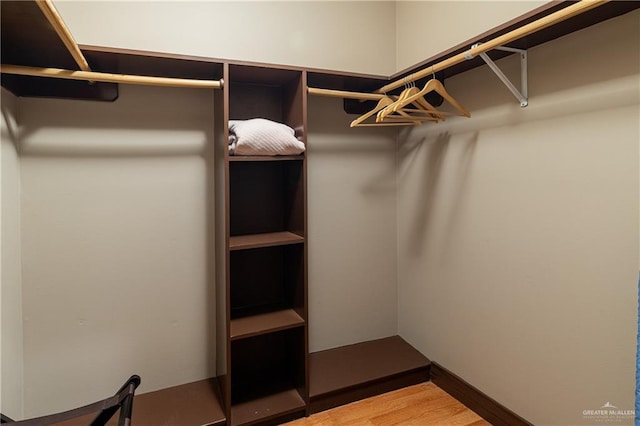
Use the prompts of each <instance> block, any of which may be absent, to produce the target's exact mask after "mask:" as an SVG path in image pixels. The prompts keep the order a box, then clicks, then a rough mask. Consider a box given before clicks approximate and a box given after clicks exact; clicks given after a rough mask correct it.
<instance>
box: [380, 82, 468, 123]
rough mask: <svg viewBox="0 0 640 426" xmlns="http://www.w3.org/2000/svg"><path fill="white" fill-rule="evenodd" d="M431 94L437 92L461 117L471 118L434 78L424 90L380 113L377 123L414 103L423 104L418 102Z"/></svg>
mask: <svg viewBox="0 0 640 426" xmlns="http://www.w3.org/2000/svg"><path fill="white" fill-rule="evenodd" d="M430 92H436V93H438V94H439V95H440V96H442V97H443V98H444V99H445V100H446V101H447V102H449V103H450V104H451V105H453V107H454V108H455V109H456V110H457V111H458V113H459V115H463V116H465V117H471V114H470V113H469V111H467V110H466V109H465V108H464V107H463V106H462V105H460V103H459V102H458V101H456V100H455V99H454V98H453V96H451V95H450V94H449V93H448V92H447V90H446V89H445V88H444V86H443V85H442V83H440V81H439V80H437V79H435V78H432V79H431V80H429V81H428V82H427V84H425V85H424V87H423V88H422V90H418V91H417V92H415V91H414V93H413V94H412V95H410V96H406V97H405V98H404V99H402V100H398V101H396V102H395V103H394V104H393V105H391V108H385V109H384V110H383V111H380V113H379V114H378V116H377V118H376V121H377V122H382V121H384V120H385V119H386V118H387V117H388V116H389V115H390V114H391V113H393V112H394V111H395V110H400V109H402V108H404V107H405V106H407V105H409V104H411V103H413V102H416V101H417V102H422V101H418V99H420V98H424V96H425V95H427V94H428V93H430ZM423 101H424V102H426V103H427V104H428V102H427V101H426V100H424V99H423ZM432 108H433V107H432ZM438 114H440V115H443V113H442V112H440V111H438Z"/></svg>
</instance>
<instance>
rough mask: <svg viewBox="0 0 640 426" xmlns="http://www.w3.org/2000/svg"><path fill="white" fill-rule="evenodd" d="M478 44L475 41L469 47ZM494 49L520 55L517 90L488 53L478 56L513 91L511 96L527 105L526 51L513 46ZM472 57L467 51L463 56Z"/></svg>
mask: <svg viewBox="0 0 640 426" xmlns="http://www.w3.org/2000/svg"><path fill="white" fill-rule="evenodd" d="M480 44H481V43H476V44H474V45H473V46H471V48H472V49H473V48H475V47H478V46H479V45H480ZM495 49H496V50H503V51H505V52H514V53H517V54H518V55H520V90H518V89H517V88H516V86H515V85H514V84H513V83H512V82H511V80H509V78H508V77H507V76H506V75H505V74H504V73H503V72H502V70H501V69H500V68H498V65H496V63H495V62H493V60H492V59H491V58H490V57H489V55H487V54H486V53H480V54H479V55H478V56H480V57H481V58H482V60H483V61H485V62H486V64H487V65H489V68H491V70H492V71H493V72H494V73H495V74H496V76H498V78H499V79H500V81H502V82H503V83H504V85H505V86H507V89H509V91H510V92H511V93H513V96H515V97H516V99H517V100H518V101H519V102H520V106H521V107H522V108H524V107H526V106H527V105H529V93H528V86H527V51H526V50H522V49H515V48H513V47H496V48H495ZM473 57H474V55H472V54H470V53H469V52H467V53H466V54H465V58H467V59H473Z"/></svg>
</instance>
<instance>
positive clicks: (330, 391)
mask: <svg viewBox="0 0 640 426" xmlns="http://www.w3.org/2000/svg"><path fill="white" fill-rule="evenodd" d="M309 362H310V366H309V370H310V378H309V385H310V391H309V397H310V412H311V413H317V412H319V411H323V410H327V409H329V408H333V407H336V406H339V405H343V404H348V403H350V402H353V401H356V400H359V399H362V398H367V397H370V396H373V395H378V394H381V393H384V392H389V391H391V390H395V389H399V388H402V387H405V386H410V385H414V384H417V383H421V382H425V381H428V380H429V374H430V372H429V370H430V365H431V362H430V361H429V360H428V359H427V358H426V357H425V356H424V355H422V354H421V353H420V352H418V351H417V350H416V349H415V348H413V347H412V346H411V345H409V344H408V343H407V342H405V341H404V340H403V339H402V338H401V337H399V336H393V337H387V338H384V339H378V340H372V341H368V342H363V343H358V344H355V345H349V346H342V347H339V348H335V349H329V350H326V351H321V352H315V353H312V354H311V355H310V357H309Z"/></svg>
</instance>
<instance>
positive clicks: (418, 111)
mask: <svg viewBox="0 0 640 426" xmlns="http://www.w3.org/2000/svg"><path fill="white" fill-rule="evenodd" d="M419 91H420V89H418V88H417V87H415V86H411V87H409V88H407V89H405V90H403V91H402V93H401V94H400V96H399V97H398V99H397V100H396V101H395V102H394V103H392V104H390V105H388V106H386V107H385V108H383V109H382V110H380V111H379V112H378V115H377V116H376V122H377V123H380V122H382V121H385V120H383V118H382V117H384V118H385V119H386V120H388V119H389V118H390V117H394V116H395V114H400V115H402V116H404V117H407V116H409V117H412V118H413V119H417V120H420V121H439V120H444V115H442V114H440V113H439V111H438V110H437V109H436V108H435V107H434V106H433V105H431V104H430V103H429V102H427V101H426V100H425V99H424V98H422V97H418V98H416V99H415V100H414V101H412V102H411V103H410V104H409V105H413V106H414V108H404V107H402V108H398V105H399V103H400V102H402V101H403V100H405V99H408V98H410V97H412V96H413V95H415V94H416V93H418V92H419ZM405 106H406V105H405Z"/></svg>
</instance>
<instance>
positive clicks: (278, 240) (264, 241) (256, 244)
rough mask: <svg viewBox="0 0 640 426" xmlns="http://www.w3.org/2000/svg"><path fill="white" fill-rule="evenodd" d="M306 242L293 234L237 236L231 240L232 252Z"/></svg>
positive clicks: (275, 233) (277, 233)
mask: <svg viewBox="0 0 640 426" xmlns="http://www.w3.org/2000/svg"><path fill="white" fill-rule="evenodd" d="M302 242H304V237H303V236H300V235H298V234H294V233H293V232H286V231H283V232H268V233H264V234H250V235H236V236H233V237H231V238H230V239H229V248H230V249H231V250H246V249H252V248H260V247H274V246H282V245H287V244H298V243H302Z"/></svg>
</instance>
